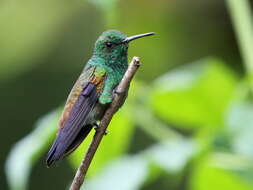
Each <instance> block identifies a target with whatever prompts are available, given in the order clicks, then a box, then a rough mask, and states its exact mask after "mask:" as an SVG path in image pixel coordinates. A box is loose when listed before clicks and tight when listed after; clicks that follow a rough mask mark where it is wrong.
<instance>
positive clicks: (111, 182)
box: [82, 156, 148, 190]
mask: <svg viewBox="0 0 253 190" xmlns="http://www.w3.org/2000/svg"><path fill="white" fill-rule="evenodd" d="M147 175H148V164H147V161H146V160H145V159H144V158H143V157H141V156H128V157H122V158H120V159H117V160H114V161H112V162H111V163H110V164H109V165H108V166H107V167H106V168H105V169H104V170H103V172H102V173H101V174H100V175H99V176H96V178H94V179H91V180H87V182H86V184H85V185H84V186H83V187H82V189H83V190H84V189H89V190H104V189H110V190H118V189H121V190H137V189H140V187H141V185H142V184H143V183H144V181H145V179H146V177H147Z"/></svg>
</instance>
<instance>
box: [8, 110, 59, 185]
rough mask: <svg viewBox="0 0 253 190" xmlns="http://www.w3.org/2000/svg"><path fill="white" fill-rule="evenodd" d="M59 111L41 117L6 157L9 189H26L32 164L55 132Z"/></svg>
mask: <svg viewBox="0 0 253 190" xmlns="http://www.w3.org/2000/svg"><path fill="white" fill-rule="evenodd" d="M58 117H59V111H58V110H57V111H53V112H51V113H49V114H47V115H45V116H44V117H42V118H41V119H40V120H39V121H38V122H37V124H36V126H35V129H34V130H33V131H32V132H31V133H30V134H29V135H27V136H26V137H24V138H23V139H22V140H20V141H19V142H18V143H16V144H15V145H14V146H13V148H12V149H11V152H10V154H9V156H8V158H7V161H6V165H5V172H6V176H7V181H8V184H9V186H10V189H11V190H26V189H27V184H28V180H29V176H30V172H31V168H32V166H33V165H34V164H35V162H36V161H37V160H38V159H39V157H41V156H42V154H44V152H45V150H46V148H48V144H49V142H50V139H51V137H53V134H55V131H56V126H57V122H58Z"/></svg>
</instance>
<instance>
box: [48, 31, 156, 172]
mask: <svg viewBox="0 0 253 190" xmlns="http://www.w3.org/2000/svg"><path fill="white" fill-rule="evenodd" d="M150 35H154V33H153V32H150V33H145V34H139V35H135V36H131V37H127V36H126V35H125V34H123V33H122V32H120V31H117V30H109V31H106V32H103V33H102V35H101V36H99V38H98V39H97V41H96V43H95V48H94V52H93V55H92V57H91V58H90V59H89V61H88V62H87V63H86V66H85V67H84V69H83V71H82V73H81V75H80V76H79V78H78V80H77V81H76V83H75V85H74V87H73V88H72V90H71V92H70V94H69V96H68V99H67V102H66V104H65V107H64V110H63V113H62V115H61V119H60V122H59V130H58V133H57V136H56V139H55V141H54V143H53V145H52V147H51V149H50V150H49V152H48V155H47V160H46V163H47V166H48V167H49V166H50V165H52V164H53V163H54V162H55V161H58V160H60V159H62V158H64V157H65V156H66V155H68V154H70V153H71V152H73V151H74V150H75V149H76V148H77V147H78V146H79V145H80V144H81V143H82V141H83V140H84V138H85V137H86V136H87V135H88V133H89V132H90V131H91V129H92V128H93V126H96V124H97V122H98V121H100V120H101V119H102V117H103V115H104V113H105V110H106V109H107V107H108V105H109V103H111V102H112V99H113V93H114V89H115V87H116V86H117V85H118V84H119V82H120V81H121V79H122V78H123V76H124V74H125V72H126V70H127V67H128V57H127V51H128V45H129V42H131V41H132V40H135V39H138V38H141V37H144V36H150Z"/></svg>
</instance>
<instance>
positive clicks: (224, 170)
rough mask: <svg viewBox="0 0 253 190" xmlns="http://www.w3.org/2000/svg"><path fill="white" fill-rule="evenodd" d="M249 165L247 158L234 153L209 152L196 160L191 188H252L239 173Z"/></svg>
mask: <svg viewBox="0 0 253 190" xmlns="http://www.w3.org/2000/svg"><path fill="white" fill-rule="evenodd" d="M245 166H246V167H249V165H247V164H246V162H245V159H243V158H241V157H237V156H234V155H229V156H228V155H225V154H217V153H215V154H209V155H208V156H206V157H204V158H201V159H200V160H198V161H197V162H196V168H195V169H194V170H193V173H192V176H191V179H190V189H191V190H203V189H204V190H213V189H215V190H224V189H229V190H238V189H240V190H250V189H252V188H253V186H252V185H251V184H250V183H249V182H248V181H247V180H245V179H244V178H243V177H242V176H240V175H238V173H237V172H236V170H239V171H242V170H244V169H245Z"/></svg>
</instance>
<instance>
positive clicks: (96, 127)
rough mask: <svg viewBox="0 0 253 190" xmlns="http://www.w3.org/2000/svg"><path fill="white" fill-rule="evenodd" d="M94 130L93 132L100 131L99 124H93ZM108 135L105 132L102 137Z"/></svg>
mask: <svg viewBox="0 0 253 190" xmlns="http://www.w3.org/2000/svg"><path fill="white" fill-rule="evenodd" d="M94 129H95V131H98V130H99V129H100V126H99V123H94ZM108 134H109V131H108V130H106V131H105V133H104V135H105V136H106V135H108Z"/></svg>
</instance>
